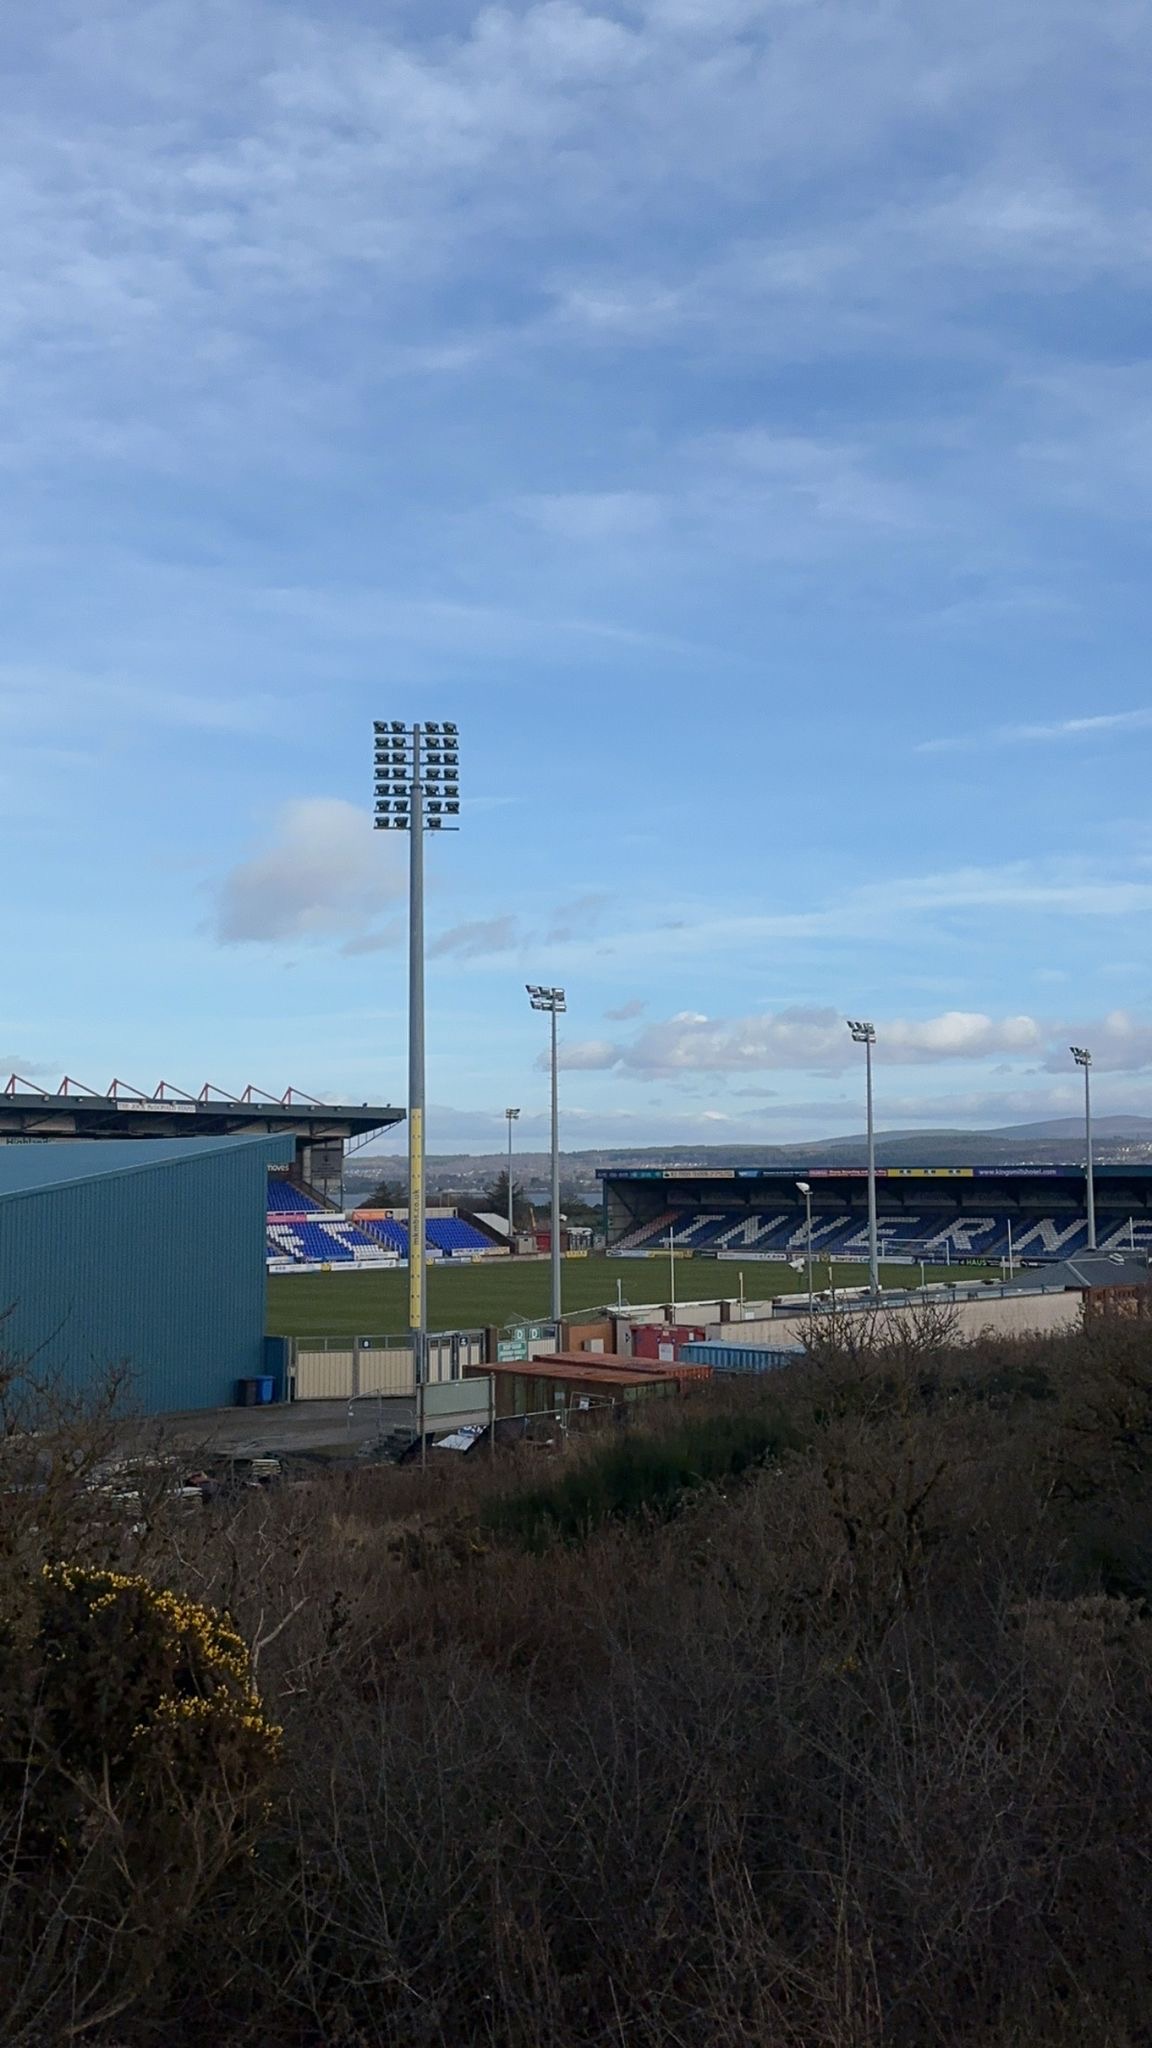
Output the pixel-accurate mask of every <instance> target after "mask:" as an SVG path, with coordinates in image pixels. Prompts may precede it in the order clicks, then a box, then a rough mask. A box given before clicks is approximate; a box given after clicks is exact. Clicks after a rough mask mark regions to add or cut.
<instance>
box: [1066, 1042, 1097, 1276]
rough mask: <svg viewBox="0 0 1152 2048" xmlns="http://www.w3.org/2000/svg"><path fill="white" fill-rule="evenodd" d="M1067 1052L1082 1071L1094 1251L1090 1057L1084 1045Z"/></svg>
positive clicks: (1093, 1246) (1090, 1244) (1090, 1237)
mask: <svg viewBox="0 0 1152 2048" xmlns="http://www.w3.org/2000/svg"><path fill="white" fill-rule="evenodd" d="M1068 1050H1069V1051H1070V1053H1071V1054H1072V1057H1073V1059H1074V1060H1075V1062H1076V1065H1077V1066H1078V1067H1082V1068H1083V1070H1084V1181H1085V1190H1086V1196H1087V1207H1088V1249H1089V1251H1090V1252H1094V1251H1095V1250H1096V1176H1095V1173H1094V1171H1093V1167H1092V1055H1091V1053H1090V1052H1089V1050H1088V1048H1087V1046H1085V1045H1072V1046H1069V1048H1068Z"/></svg>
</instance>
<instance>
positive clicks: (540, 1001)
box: [527, 981, 568, 1323]
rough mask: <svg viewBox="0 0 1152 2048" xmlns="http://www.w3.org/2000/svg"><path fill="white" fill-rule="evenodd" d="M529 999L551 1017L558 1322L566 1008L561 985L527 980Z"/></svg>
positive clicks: (555, 1307)
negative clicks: (560, 1041)
mask: <svg viewBox="0 0 1152 2048" xmlns="http://www.w3.org/2000/svg"><path fill="white" fill-rule="evenodd" d="M527 988H528V1001H529V1002H530V1003H531V1005H532V1008H533V1009H534V1010H544V1011H546V1012H547V1014H548V1015H549V1016H550V1017H551V1019H552V1320H553V1322H554V1323H559V1321H560V1274H561V1266H560V1083H559V1079H558V1075H559V1057H558V1052H557V1044H556V1019H557V1017H560V1016H563V1014H564V1012H565V1010H566V1009H567V1008H568V998H567V996H566V995H565V994H564V991H563V989H562V988H546V987H545V986H544V985H543V984H542V983H539V982H534V981H530V982H528V983H527Z"/></svg>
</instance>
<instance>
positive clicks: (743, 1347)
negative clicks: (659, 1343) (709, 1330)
mask: <svg viewBox="0 0 1152 2048" xmlns="http://www.w3.org/2000/svg"><path fill="white" fill-rule="evenodd" d="M680 1355H681V1357H682V1358H683V1359H684V1360H685V1362H686V1363H688V1364H691V1365H708V1366H711V1367H712V1370H713V1371H714V1372H781V1371H782V1370H783V1368H784V1367H785V1366H787V1365H795V1364H796V1363H797V1362H798V1360H799V1359H801V1358H803V1357H804V1355H805V1353H804V1349H803V1346H802V1345H788V1346H783V1345H762V1344H685V1346H684V1348H683V1350H682V1352H681V1354H680Z"/></svg>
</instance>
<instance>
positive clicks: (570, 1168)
mask: <svg viewBox="0 0 1152 2048" xmlns="http://www.w3.org/2000/svg"><path fill="white" fill-rule="evenodd" d="M1093 1139H1094V1150H1095V1156H1096V1158H1097V1160H1098V1161H1099V1163H1100V1164H1101V1165H1110V1164H1111V1165H1120V1164H1125V1163H1132V1164H1149V1163H1152V1117H1147V1116H1101V1117H1097V1118H1095V1119H1094V1121H1093ZM1083 1156H1084V1123H1083V1119H1082V1118H1080V1117H1074V1116H1064V1117H1051V1118H1049V1119H1047V1120H1046V1121H1044V1122H1041V1123H1031V1124H1008V1125H1004V1126H1002V1127H1001V1128H1000V1129H998V1130H992V1131H951V1130H937V1131H879V1132H877V1135H876V1162H877V1165H879V1166H1059V1165H1062V1164H1064V1163H1067V1164H1069V1165H1077V1164H1079V1162H1080V1160H1081V1159H1082V1158H1083ZM866 1159H867V1140H866V1138H865V1136H864V1134H863V1132H854V1133H853V1134H852V1135H850V1136H847V1137H842V1138H820V1139H818V1140H816V1141H815V1142H814V1143H811V1144H798V1145H692V1146H686V1145H648V1146H637V1147H632V1148H628V1149H623V1148H620V1147H617V1146H612V1147H609V1146H603V1147H600V1148H597V1149H594V1150H589V1151H583V1152H565V1154H564V1157H563V1178H564V1185H565V1187H566V1188H572V1189H575V1188H594V1187H595V1186H596V1170H597V1168H598V1167H604V1166H619V1167H622V1168H627V1167H629V1166H701V1167H709V1166H711V1167H716V1166H773V1167H783V1168H787V1167H796V1168H798V1169H800V1170H802V1169H803V1168H804V1167H806V1166H863V1165H864V1164H865V1162H866ZM506 1165H507V1154H506V1153H504V1152H489V1153H474V1152H452V1153H447V1152H445V1153H438V1154H435V1155H432V1156H430V1157H429V1160H428V1180H429V1186H430V1188H456V1189H460V1190H465V1189H478V1188H483V1187H485V1186H487V1185H489V1184H490V1183H491V1182H492V1181H493V1180H495V1178H496V1176H497V1174H500V1173H503V1171H504V1168H505V1166H506ZM406 1172H407V1167H406V1162H405V1161H404V1160H403V1159H397V1158H396V1157H395V1156H389V1157H387V1158H385V1157H383V1156H382V1155H380V1154H376V1155H374V1156H371V1157H367V1156H365V1155H363V1154H361V1155H360V1157H359V1158H357V1157H355V1156H353V1157H352V1158H351V1159H349V1161H348V1165H347V1173H346V1178H347V1180H348V1184H349V1187H350V1189H354V1188H356V1187H357V1186H358V1185H359V1184H360V1183H361V1182H362V1181H363V1182H367V1181H371V1180H375V1179H379V1177H380V1176H381V1174H385V1175H387V1177H388V1179H389V1180H392V1181H396V1182H402V1181H403V1180H404V1179H405V1177H406ZM515 1177H516V1180H517V1181H518V1182H520V1183H521V1184H522V1185H523V1186H524V1187H525V1188H527V1189H529V1190H530V1191H531V1190H533V1189H537V1188H543V1187H546V1186H547V1182H548V1155H547V1153H546V1152H527V1151H525V1152H521V1153H518V1154H517V1157H516V1162H515Z"/></svg>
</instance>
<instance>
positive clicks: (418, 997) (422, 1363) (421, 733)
mask: <svg viewBox="0 0 1152 2048" xmlns="http://www.w3.org/2000/svg"><path fill="white" fill-rule="evenodd" d="M449 730H451V733H452V742H451V744H452V748H453V750H455V747H456V727H455V726H452V727H451V728H449V727H448V726H443V727H441V726H439V725H436V724H433V723H429V724H426V725H405V723H404V721H403V719H399V718H392V719H385V718H377V719H375V720H374V721H373V727H372V738H373V754H374V756H375V792H376V802H375V815H374V817H373V821H372V822H373V824H374V825H375V828H376V830H377V831H378V832H406V833H407V834H408V1327H409V1331H410V1334H411V1341H412V1369H413V1376H414V1378H415V1380H416V1383H417V1384H418V1385H419V1384H421V1383H422V1382H423V1381H424V1380H425V1379H426V1378H427V1369H428V1258H427V1245H426V1242H425V1236H424V1222H425V1212H426V1207H427V1204H426V1200H425V1187H424V1151H425V1146H424V1113H425V1086H424V834H425V833H426V832H457V831H459V829H460V828H459V826H458V825H457V824H456V823H454V822H449V821H448V819H447V818H446V816H445V812H446V811H449V812H451V815H452V819H453V820H455V819H456V818H458V817H459V814H460V805H459V803H458V802H456V803H453V804H449V805H444V804H442V802H441V801H440V800H439V792H440V787H441V786H442V785H437V786H436V787H434V788H433V789H432V791H431V795H430V796H429V798H428V801H427V802H426V801H425V794H426V784H427V783H428V782H429V780H430V778H431V766H432V763H433V762H437V763H439V758H440V756H441V754H442V746H441V739H442V735H443V734H446V733H447V732H448V731H449ZM452 772H453V774H454V775H455V773H456V770H455V769H453V771H452ZM455 794H456V796H457V797H458V796H459V787H458V786H457V787H456V790H455ZM433 797H434V798H436V799H437V800H436V801H435V802H434V801H432V798H433Z"/></svg>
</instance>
